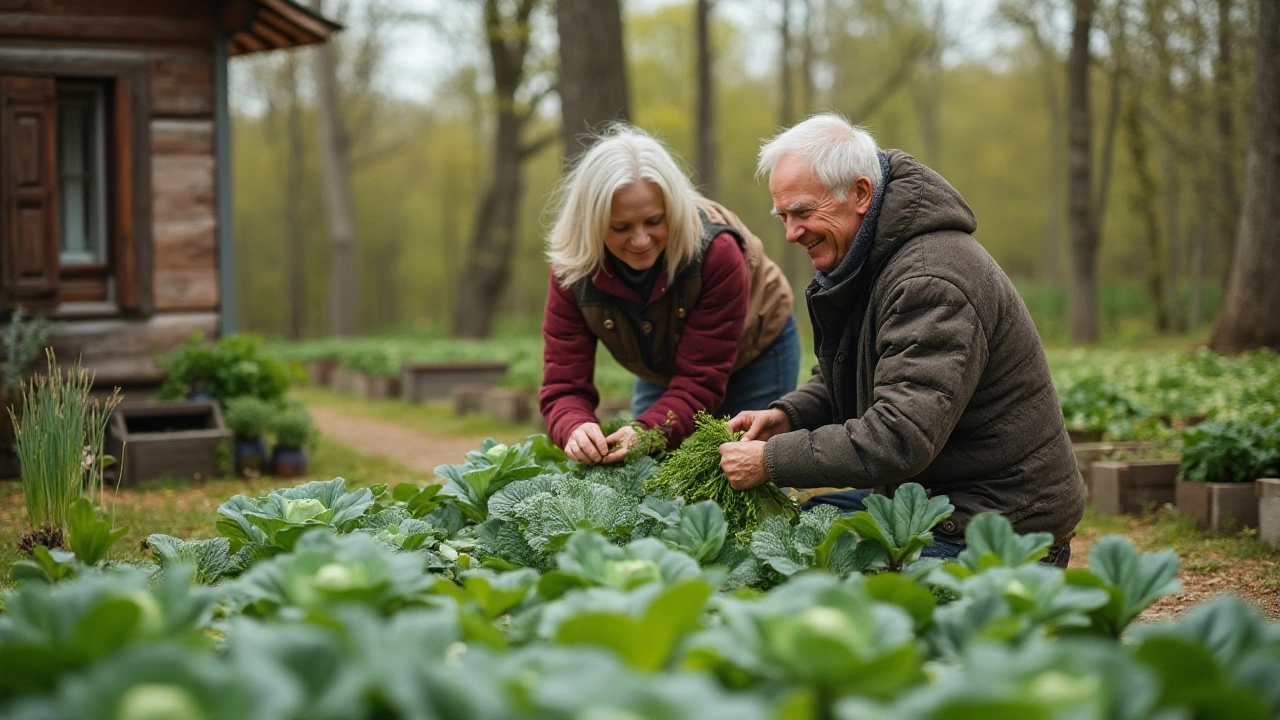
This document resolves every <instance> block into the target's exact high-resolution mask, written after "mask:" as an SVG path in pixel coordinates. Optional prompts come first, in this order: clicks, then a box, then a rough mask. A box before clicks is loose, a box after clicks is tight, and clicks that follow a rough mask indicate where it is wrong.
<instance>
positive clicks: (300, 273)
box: [284, 51, 310, 340]
mask: <svg viewBox="0 0 1280 720" xmlns="http://www.w3.org/2000/svg"><path fill="white" fill-rule="evenodd" d="M285 68H286V69H285V73H286V75H285V81H286V86H287V90H286V96H287V99H286V102H288V103H289V105H288V109H287V110H286V111H285V112H286V118H285V123H286V128H285V134H286V141H285V142H286V146H287V147H288V158H287V159H286V160H285V187H284V222H285V229H284V232H285V252H287V253H288V259H287V260H286V262H287V263H288V266H289V337H290V338H291V339H293V340H299V339H301V338H303V337H305V336H306V333H307V308H308V307H309V306H310V303H308V302H307V253H306V252H305V251H304V250H303V234H302V226H303V222H304V220H303V215H302V193H303V185H304V183H305V178H306V162H307V155H306V146H305V141H306V138H305V129H304V128H303V125H302V100H301V98H299V97H298V53H297V51H293V52H290V53H289V57H288V58H286V59H285Z"/></svg>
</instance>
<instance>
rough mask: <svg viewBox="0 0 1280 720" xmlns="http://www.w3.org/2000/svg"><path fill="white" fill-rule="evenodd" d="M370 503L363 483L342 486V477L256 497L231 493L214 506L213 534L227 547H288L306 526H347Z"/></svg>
mask: <svg viewBox="0 0 1280 720" xmlns="http://www.w3.org/2000/svg"><path fill="white" fill-rule="evenodd" d="M373 503H374V497H373V492H372V491H371V490H370V489H369V488H357V489H355V490H351V491H349V492H348V491H347V483H346V481H345V480H343V479H342V478H334V479H332V480H327V481H320V480H315V481H312V482H309V483H305V484H303V485H299V486H297V487H292V488H285V489H283V490H274V491H272V492H270V493H268V494H267V495H265V496H263V497H259V498H250V497H246V496H244V495H236V496H234V497H232V498H231V499H230V500H228V501H227V502H225V503H223V504H222V505H221V506H220V507H219V508H218V515H220V516H221V517H219V518H218V524H217V528H218V534H219V535H222V536H223V537H226V538H228V539H229V540H230V541H231V550H232V552H237V551H239V550H240V549H241V548H242V547H245V546H249V545H254V546H262V547H265V548H267V549H268V551H269V552H278V551H280V550H290V549H292V548H293V546H294V544H295V543H297V541H298V538H299V537H301V535H302V534H303V533H304V532H306V531H308V530H310V529H312V528H316V527H327V528H331V529H334V530H337V531H339V532H350V531H351V530H353V529H355V528H356V527H358V526H359V525H360V523H361V520H362V518H363V516H364V514H365V512H366V511H367V510H368V509H369V508H370V507H371V506H372V505H373Z"/></svg>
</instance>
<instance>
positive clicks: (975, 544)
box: [957, 512, 1053, 572]
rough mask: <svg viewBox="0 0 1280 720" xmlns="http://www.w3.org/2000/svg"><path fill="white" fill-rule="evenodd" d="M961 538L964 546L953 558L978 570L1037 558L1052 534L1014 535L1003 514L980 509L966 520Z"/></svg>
mask: <svg viewBox="0 0 1280 720" xmlns="http://www.w3.org/2000/svg"><path fill="white" fill-rule="evenodd" d="M964 540H965V549H964V550H962V551H961V552H960V555H959V557H957V560H958V561H959V563H960V564H961V565H963V566H964V567H966V568H968V569H970V570H972V571H973V572H982V571H983V570H985V569H987V568H989V567H997V566H1003V567H1016V566H1018V565H1023V564H1026V563H1030V562H1035V561H1037V560H1040V559H1041V558H1043V557H1044V556H1045V555H1047V554H1048V552H1049V546H1050V545H1052V544H1053V535H1052V534H1050V533H1030V534H1028V535H1018V534H1016V533H1015V532H1014V531H1013V525H1012V524H1010V522H1009V520H1008V519H1007V518H1005V517H1004V516H1003V515H1000V514H999V513H993V512H984V513H979V514H978V515H976V516H975V517H974V518H973V519H972V520H970V521H969V526H968V527H967V528H966V529H965V533H964Z"/></svg>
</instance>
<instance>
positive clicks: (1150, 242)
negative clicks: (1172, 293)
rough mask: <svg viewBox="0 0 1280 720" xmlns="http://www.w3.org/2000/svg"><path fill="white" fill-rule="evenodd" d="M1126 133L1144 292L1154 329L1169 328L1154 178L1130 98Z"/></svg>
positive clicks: (1144, 136) (1134, 102)
mask: <svg viewBox="0 0 1280 720" xmlns="http://www.w3.org/2000/svg"><path fill="white" fill-rule="evenodd" d="M1124 120H1125V133H1126V134H1127V135H1128V138H1129V155H1130V157H1131V159H1132V160H1133V172H1134V179H1135V180H1136V181H1137V186H1136V187H1135V188H1134V191H1133V202H1132V207H1133V211H1134V213H1135V214H1136V215H1137V216H1138V220H1139V223H1140V226H1141V228H1142V235H1143V239H1144V240H1145V241H1146V245H1147V293H1148V294H1149V295H1150V296H1151V303H1152V305H1154V306H1155V311H1156V328H1157V329H1159V330H1160V331H1161V332H1164V331H1167V330H1168V329H1169V316H1168V314H1167V312H1166V310H1167V308H1166V306H1165V277H1164V262H1163V259H1162V257H1161V254H1162V247H1163V242H1162V241H1161V239H1160V218H1159V217H1158V214H1157V213H1156V179H1155V177H1154V176H1152V174H1151V166H1150V161H1149V159H1148V157H1149V153H1150V150H1149V148H1148V147H1147V134H1146V129H1145V128H1143V127H1142V119H1141V117H1140V114H1139V111H1138V99H1137V98H1130V99H1129V101H1128V102H1127V103H1125V110H1124Z"/></svg>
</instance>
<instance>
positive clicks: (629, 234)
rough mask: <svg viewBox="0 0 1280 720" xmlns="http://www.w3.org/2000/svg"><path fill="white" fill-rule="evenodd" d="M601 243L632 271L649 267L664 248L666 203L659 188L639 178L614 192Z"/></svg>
mask: <svg viewBox="0 0 1280 720" xmlns="http://www.w3.org/2000/svg"><path fill="white" fill-rule="evenodd" d="M604 246H605V247H607V248H609V252H612V253H613V254H614V256H615V257H617V258H618V259H619V260H621V261H622V262H624V263H626V264H627V266H628V267H630V268H631V269H633V270H648V269H649V268H651V267H653V264H654V263H656V262H657V261H658V256H659V255H661V254H662V251H663V250H666V249H667V202H666V200H665V199H664V198H663V197H662V189H661V188H659V187H658V186H657V184H655V183H653V182H650V181H648V180H640V181H638V182H634V183H631V184H630V185H627V186H625V187H623V188H622V189H621V190H619V191H618V192H616V193H614V194H613V203H612V204H611V205H610V207H609V229H608V231H607V232H606V233H605V238H604Z"/></svg>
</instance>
